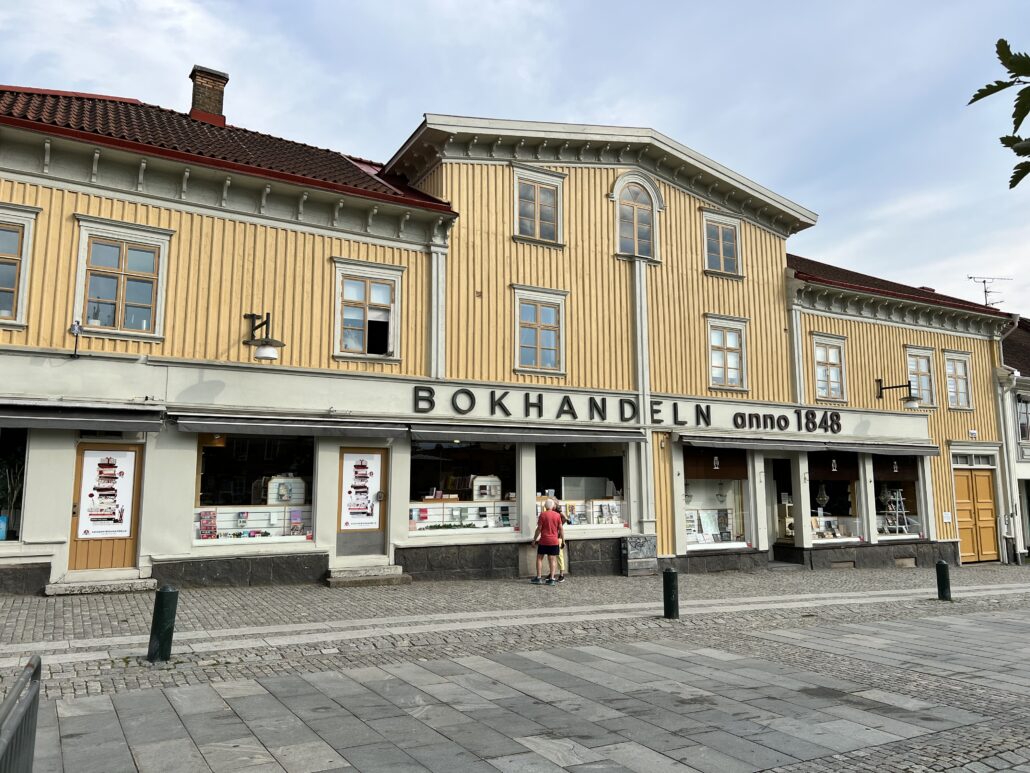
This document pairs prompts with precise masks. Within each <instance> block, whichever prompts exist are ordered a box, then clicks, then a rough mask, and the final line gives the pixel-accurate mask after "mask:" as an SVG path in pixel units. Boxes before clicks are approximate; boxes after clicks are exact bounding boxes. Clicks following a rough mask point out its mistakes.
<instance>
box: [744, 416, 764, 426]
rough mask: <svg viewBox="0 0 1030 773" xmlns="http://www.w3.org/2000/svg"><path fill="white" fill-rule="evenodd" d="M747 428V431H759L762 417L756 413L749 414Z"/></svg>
mask: <svg viewBox="0 0 1030 773" xmlns="http://www.w3.org/2000/svg"><path fill="white" fill-rule="evenodd" d="M747 428H748V429H761V428H762V417H761V415H760V414H757V413H749V414H748V415H747Z"/></svg>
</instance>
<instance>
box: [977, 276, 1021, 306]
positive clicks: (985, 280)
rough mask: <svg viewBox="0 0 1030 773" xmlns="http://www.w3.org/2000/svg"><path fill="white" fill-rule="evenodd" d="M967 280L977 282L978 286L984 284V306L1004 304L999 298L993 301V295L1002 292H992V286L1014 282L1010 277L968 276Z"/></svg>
mask: <svg viewBox="0 0 1030 773" xmlns="http://www.w3.org/2000/svg"><path fill="white" fill-rule="evenodd" d="M966 279H970V280H972V281H974V282H976V283H977V284H982V285H983V286H984V306H997V305H998V304H999V303H1001V302H1002V299H1001V298H999V299H998V300H996V301H992V300H991V296H992V295H998V294H999V292H1000V291H999V290H992V289H991V285H992V284H994V283H995V282H1011V281H1012V277H1010V276H973V275H972V274H969V275H968V276H966Z"/></svg>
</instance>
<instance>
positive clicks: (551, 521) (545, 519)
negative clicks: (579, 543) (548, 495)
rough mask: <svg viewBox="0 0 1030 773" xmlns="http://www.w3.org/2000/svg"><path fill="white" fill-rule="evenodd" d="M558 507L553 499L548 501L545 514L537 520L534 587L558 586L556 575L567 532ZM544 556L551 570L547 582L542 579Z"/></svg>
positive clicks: (545, 503)
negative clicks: (541, 585) (542, 585)
mask: <svg viewBox="0 0 1030 773" xmlns="http://www.w3.org/2000/svg"><path fill="white" fill-rule="evenodd" d="M557 507H558V503H557V502H555V501H554V500H553V499H548V500H546V501H545V502H544V510H543V512H542V513H540V515H539V516H538V517H537V519H536V532H535V533H534V534H533V544H534V545H536V577H534V578H533V579H532V580H531V581H530V582H532V583H533V584H534V585H540V584H541V583H543V584H545V585H557V581H556V580H555V579H554V575H555V573H556V572H557V569H558V551H560V550H561V544H562V542H563V541H564V540H565V530H564V529H563V528H562V522H561V520H562V519H561V515H559V514H558V512H557V511H556V508H557ZM544 556H547V563H548V568H549V569H550V574H548V575H547V579H546V580H543V579H541V577H540V571H541V570H542V569H543V566H544Z"/></svg>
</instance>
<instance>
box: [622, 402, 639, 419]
mask: <svg viewBox="0 0 1030 773" xmlns="http://www.w3.org/2000/svg"><path fill="white" fill-rule="evenodd" d="M639 415H640V411H639V409H638V408H637V401H636V400H631V399H630V398H628V397H623V398H622V399H620V400H619V421H636V420H637V416H639Z"/></svg>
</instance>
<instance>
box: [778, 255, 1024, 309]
mask: <svg viewBox="0 0 1030 773" xmlns="http://www.w3.org/2000/svg"><path fill="white" fill-rule="evenodd" d="M787 266H789V267H790V268H792V269H794V272H795V275H796V276H797V278H798V279H803V280H804V281H806V282H813V283H815V284H822V285H827V286H828V287H839V288H841V289H846V290H858V291H860V292H867V293H871V294H873V295H885V296H888V297H891V298H901V299H903V300H907V301H914V302H916V303H928V304H932V305H936V306H948V307H949V308H954V309H962V310H963V311H969V312H972V313H974V314H990V315H991V316H996V317H1008V316H1010V315H1009V314H1007V313H1006V312H1004V311H1001V310H1000V309H996V308H994V307H993V306H984V305H982V304H979V303H973V302H972V301H965V300H962V299H961V298H953V297H952V296H950V295H941V294H940V293H938V292H936V291H934V290H930V289H929V288H925V287H912V286H910V285H903V284H899V283H898V282H891V281H888V280H887V279H880V278H879V277H876V276H869V275H868V274H860V273H858V272H857V271H849V270H848V269H846V268H838V267H837V266H831V265H830V264H829V263H820V262H819V261H817V260H811V259H810V258H803V257H801V256H800V255H790V254H788V255H787Z"/></svg>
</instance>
